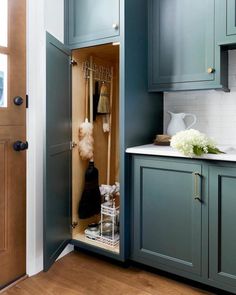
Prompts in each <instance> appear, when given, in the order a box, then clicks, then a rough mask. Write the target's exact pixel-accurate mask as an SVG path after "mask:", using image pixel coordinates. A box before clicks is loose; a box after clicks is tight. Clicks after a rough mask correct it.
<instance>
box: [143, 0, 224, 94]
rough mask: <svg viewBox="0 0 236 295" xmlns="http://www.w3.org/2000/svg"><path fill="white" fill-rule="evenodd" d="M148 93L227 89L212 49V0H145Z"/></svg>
mask: <svg viewBox="0 0 236 295" xmlns="http://www.w3.org/2000/svg"><path fill="white" fill-rule="evenodd" d="M148 6H149V41H148V42H149V90H150V91H177V90H195V89H199V90H201V89H222V88H227V79H226V78H224V74H225V73H226V70H225V69H224V67H222V64H224V63H226V65H227V55H226V54H222V50H221V48H220V47H219V48H218V47H217V46H215V0H207V1H206V0H199V1H189V0H148Z"/></svg>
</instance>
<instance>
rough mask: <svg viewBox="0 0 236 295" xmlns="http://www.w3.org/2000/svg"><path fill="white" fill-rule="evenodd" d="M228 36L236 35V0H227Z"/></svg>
mask: <svg viewBox="0 0 236 295" xmlns="http://www.w3.org/2000/svg"><path fill="white" fill-rule="evenodd" d="M226 9H227V12H226V13H227V36H230V35H236V0H227V8H226Z"/></svg>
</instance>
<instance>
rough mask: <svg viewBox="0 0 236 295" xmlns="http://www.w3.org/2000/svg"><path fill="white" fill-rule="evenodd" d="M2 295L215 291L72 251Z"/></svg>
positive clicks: (152, 294) (170, 294)
mask: <svg viewBox="0 0 236 295" xmlns="http://www.w3.org/2000/svg"><path fill="white" fill-rule="evenodd" d="M2 294H3V295H110V294H111V295H165V294H168V295H198V294H208V295H209V294H213V293H209V292H206V291H203V290H199V289H196V288H194V287H192V286H188V285H185V284H183V283H181V282H177V281H174V280H171V279H170V278H165V277H162V276H160V275H157V274H153V273H150V272H147V271H144V270H142V269H138V268H135V267H128V268H123V267H121V266H118V265H114V264H112V263H110V262H107V261H104V260H102V259H100V258H97V257H93V256H89V255H87V254H84V253H75V252H74V253H70V254H69V255H67V256H65V257H64V258H62V259H61V260H59V261H57V262H56V263H55V264H54V265H53V267H52V268H51V269H50V270H49V271H48V272H47V273H43V272H42V273H40V274H38V275H36V276H34V277H31V278H28V279H26V280H24V281H22V282H20V283H19V284H17V285H16V286H14V287H13V288H11V289H9V290H7V291H5V292H3V293H2Z"/></svg>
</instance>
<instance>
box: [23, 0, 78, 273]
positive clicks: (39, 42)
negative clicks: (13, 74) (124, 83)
mask: <svg viewBox="0 0 236 295" xmlns="http://www.w3.org/2000/svg"><path fill="white" fill-rule="evenodd" d="M63 3H64V1H63V0H37V1H31V0H27V93H28V94H29V109H28V111H27V139H28V141H29V150H28V153H27V274H28V275H34V274H36V273H38V272H40V271H41V270H42V269H43V142H44V122H45V120H44V115H45V102H46V95H45V94H46V80H45V79H46V65H45V61H46V59H45V58H46V52H45V49H46V42H45V32H46V30H47V31H49V32H50V33H51V34H52V35H54V36H55V37H56V38H58V39H59V40H60V41H62V42H63V39H64V29H63V28H64V6H63V5H64V4H63ZM72 249H73V248H71V247H70V248H68V249H67V251H70V250H72Z"/></svg>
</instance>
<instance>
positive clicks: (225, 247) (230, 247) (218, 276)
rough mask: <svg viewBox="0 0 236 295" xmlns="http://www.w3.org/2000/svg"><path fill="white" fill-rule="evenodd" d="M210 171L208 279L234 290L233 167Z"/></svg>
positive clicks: (235, 170)
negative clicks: (227, 285)
mask: <svg viewBox="0 0 236 295" xmlns="http://www.w3.org/2000/svg"><path fill="white" fill-rule="evenodd" d="M209 171H210V176H209V181H210V182H209V184H210V194H209V196H210V199H209V200H210V202H209V206H210V207H209V210H210V211H209V212H210V219H209V222H210V236H209V242H210V247H209V249H210V278H211V279H214V280H217V281H219V282H222V283H226V284H229V285H231V286H234V287H236V255H235V249H236V235H235V224H236V215H235V211H236V194H235V192H236V168H226V167H225V168H224V167H210V170H209Z"/></svg>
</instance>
